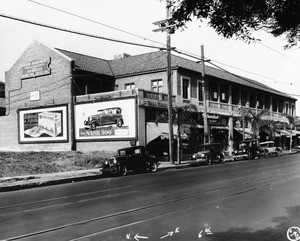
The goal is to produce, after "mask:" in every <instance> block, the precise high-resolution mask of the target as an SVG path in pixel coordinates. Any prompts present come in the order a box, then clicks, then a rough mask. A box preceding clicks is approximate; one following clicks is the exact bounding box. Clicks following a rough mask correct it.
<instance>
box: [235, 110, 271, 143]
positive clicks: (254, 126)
mask: <svg viewBox="0 0 300 241" xmlns="http://www.w3.org/2000/svg"><path fill="white" fill-rule="evenodd" d="M269 113H270V112H269V110H266V109H263V110H259V111H255V110H252V109H250V108H246V107H244V108H242V109H241V110H240V119H243V120H244V121H246V122H249V123H251V131H252V132H253V138H254V139H257V138H258V135H259V132H260V131H261V130H262V127H263V126H264V127H266V126H267V125H268V124H267V121H268V120H266V119H263V117H264V116H265V115H266V114H269ZM243 125H244V123H243Z"/></svg>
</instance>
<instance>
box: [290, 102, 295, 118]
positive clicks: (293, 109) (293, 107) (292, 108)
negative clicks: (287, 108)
mask: <svg viewBox="0 0 300 241" xmlns="http://www.w3.org/2000/svg"><path fill="white" fill-rule="evenodd" d="M294 112H295V105H294V104H291V116H294Z"/></svg>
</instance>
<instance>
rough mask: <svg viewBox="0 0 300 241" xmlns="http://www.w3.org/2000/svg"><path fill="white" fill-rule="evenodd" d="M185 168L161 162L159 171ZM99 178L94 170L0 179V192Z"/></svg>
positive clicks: (98, 172)
mask: <svg viewBox="0 0 300 241" xmlns="http://www.w3.org/2000/svg"><path fill="white" fill-rule="evenodd" d="M187 166H189V162H188V161H183V162H182V163H181V164H171V163H169V162H161V165H160V166H159V170H162V169H169V168H183V167H187ZM101 176H102V173H101V169H100V168H96V169H89V170H80V171H69V172H58V173H46V174H34V175H28V176H15V177H2V178H0V192H5V191H13V190H21V189H27V188H33V187H41V186H50V185H56V184H62V183H71V182H76V181H83V180H92V179H97V178H101Z"/></svg>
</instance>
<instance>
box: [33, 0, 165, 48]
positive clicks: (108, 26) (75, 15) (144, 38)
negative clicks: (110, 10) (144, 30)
mask: <svg viewBox="0 0 300 241" xmlns="http://www.w3.org/2000/svg"><path fill="white" fill-rule="evenodd" d="M28 1H29V2H32V3H35V4H39V5H41V6H44V7H47V8H50V9H53V10H56V11H59V12H62V13H65V14H68V15H71V16H73V17H77V18H80V19H84V20H86V21H89V22H93V23H96V24H98V25H102V26H104V27H107V28H111V29H114V30H117V31H119V32H122V33H126V34H129V35H132V36H134V37H138V38H141V39H143V40H147V41H150V42H153V43H157V44H160V45H162V46H165V44H162V43H160V42H157V41H154V40H152V39H149V38H146V37H143V36H140V35H137V34H134V33H131V32H128V31H126V30H123V29H120V28H116V27H113V26H110V25H108V24H105V23H101V22H98V21H95V20H93V19H90V18H86V17H83V16H80V15H78V14H75V13H71V12H68V11H65V10H62V9H59V8H55V7H52V6H49V5H46V4H42V3H39V2H36V1H33V0H28Z"/></svg>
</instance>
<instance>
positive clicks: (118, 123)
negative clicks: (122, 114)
mask: <svg viewBox="0 0 300 241" xmlns="http://www.w3.org/2000/svg"><path fill="white" fill-rule="evenodd" d="M122 125H123V121H122V120H121V119H118V120H117V126H118V127H122Z"/></svg>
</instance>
